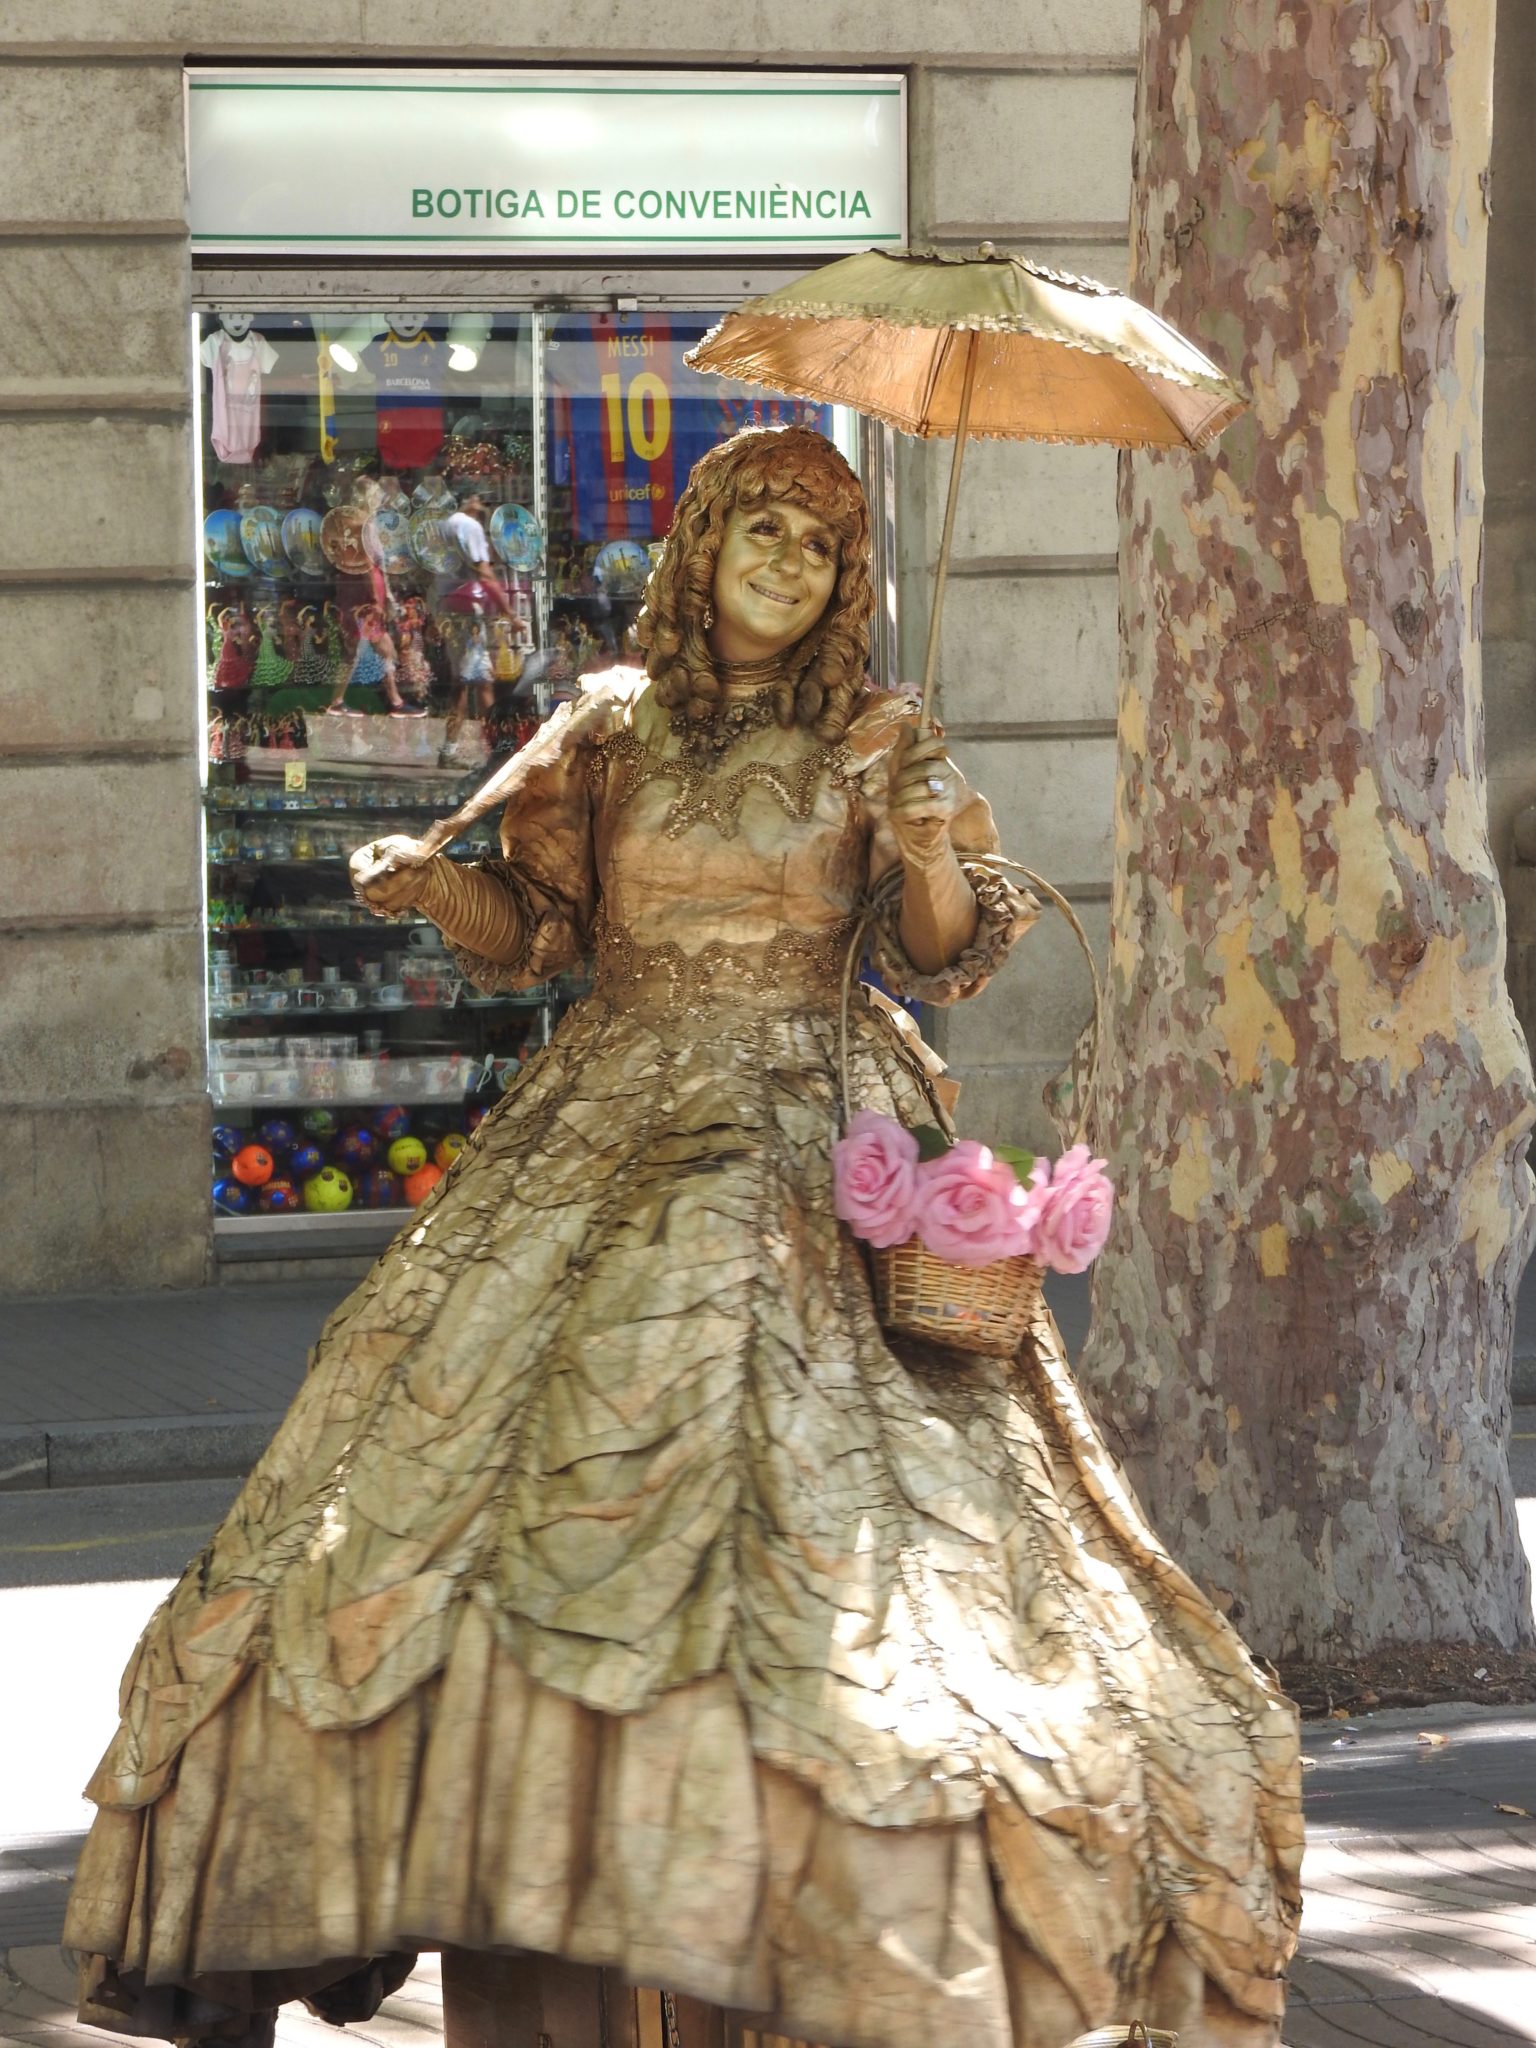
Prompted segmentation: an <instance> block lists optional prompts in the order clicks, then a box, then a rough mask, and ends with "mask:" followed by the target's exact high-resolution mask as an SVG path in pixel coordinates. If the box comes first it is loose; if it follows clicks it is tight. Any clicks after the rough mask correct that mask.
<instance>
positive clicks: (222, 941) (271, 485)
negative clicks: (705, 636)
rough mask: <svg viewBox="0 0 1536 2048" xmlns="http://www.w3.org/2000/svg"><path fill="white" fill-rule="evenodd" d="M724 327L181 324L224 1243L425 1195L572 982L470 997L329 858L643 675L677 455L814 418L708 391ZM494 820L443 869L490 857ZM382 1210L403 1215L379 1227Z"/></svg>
mask: <svg viewBox="0 0 1536 2048" xmlns="http://www.w3.org/2000/svg"><path fill="white" fill-rule="evenodd" d="M718 317H719V315H718V314H716V313H711V312H698V313H687V314H678V313H668V314H665V315H653V314H642V313H638V312H636V313H609V312H602V313H599V312H592V313H560V314H539V313H536V312H517V313H507V312H499V313H494V314H492V313H478V314H465V313H462V312H460V313H456V314H454V315H453V316H451V317H449V316H446V315H438V314H432V313H430V312H426V313H423V312H419V311H414V310H399V311H392V312H367V311H358V312H344V311H337V310H334V309H330V308H327V309H326V310H325V311H324V312H323V313H320V312H317V311H314V310H312V309H310V310H297V309H293V310H288V311H277V312H271V311H263V310H256V311H254V312H253V311H250V310H247V309H238V310H234V311H231V310H229V309H227V308H226V309H224V310H222V311H221V312H218V313H212V312H210V313H208V314H206V315H204V316H203V317H202V319H201V321H200V324H199V333H198V354H199V360H200V365H201V380H202V395H201V419H202V432H201V451H200V455H201V461H200V474H201V493H202V506H201V515H202V531H203V560H204V572H203V573H204V597H205V628H206V664H205V684H206V702H207V759H208V780H207V795H206V808H207V821H206V823H207V877H208V889H207V913H208V929H209V947H208V1011H209V1067H210V1077H211V1081H210V1085H211V1089H212V1094H213V1101H214V1109H215V1117H214V1122H215V1157H214V1161H213V1204H214V1210H215V1215H216V1219H217V1220H216V1229H217V1232H218V1234H219V1236H220V1239H221V1243H223V1244H224V1245H225V1246H226V1247H232V1246H234V1245H237V1244H242V1243H243V1244H245V1245H247V1246H248V1245H250V1244H251V1243H252V1242H256V1243H266V1242H270V1241H272V1240H274V1239H276V1240H281V1238H282V1237H283V1235H284V1234H285V1233H286V1231H287V1229H288V1228H289V1227H290V1223H289V1219H291V1220H292V1226H293V1227H297V1228H306V1229H312V1228H314V1227H315V1226H316V1225H317V1224H318V1223H321V1222H328V1223H331V1224H333V1225H334V1226H335V1227H336V1228H338V1229H340V1230H342V1231H344V1232H349V1233H356V1234H357V1235H358V1236H360V1237H366V1236H367V1234H368V1233H369V1232H370V1230H372V1229H374V1228H375V1227H376V1226H377V1225H378V1224H380V1223H383V1224H387V1223H388V1221H389V1218H388V1215H387V1214H385V1215H382V1216H381V1215H378V1214H376V1213H375V1212H380V1211H383V1212H388V1211H398V1210H400V1209H401V1208H404V1207H406V1206H409V1205H411V1204H413V1203H414V1202H416V1201H419V1200H420V1199H422V1198H423V1197H424V1195H425V1194H426V1193H427V1192H428V1190H429V1189H430V1187H431V1185H432V1183H433V1181H434V1179H435V1177H436V1176H437V1174H438V1173H440V1172H441V1171H442V1170H444V1169H445V1168H446V1166H447V1165H448V1164H449V1163H450V1162H451V1159H452V1157H453V1156H454V1153H455V1151H456V1150H457V1148H458V1147H459V1146H460V1145H461V1144H462V1143H463V1141H464V1138H465V1136H466V1135H467V1133H468V1132H469V1130H470V1129H472V1128H473V1125H474V1123H475V1122H476V1121H478V1119H479V1117H480V1116H482V1115H483V1114H484V1113H485V1110H486V1109H487V1108H488V1107H489V1106H490V1105H491V1103H493V1102H494V1101H495V1099H496V1097H497V1096H498V1094H499V1093H500V1092H501V1090H502V1089H503V1088H504V1087H505V1086H506V1085H507V1083H508V1082H509V1080H510V1079H511V1078H512V1077H513V1076H515V1074H516V1072H517V1070H518V1067H519V1065H520V1063H521V1062H522V1061H524V1060H526V1059H527V1058H528V1057H529V1056H530V1054H531V1053H532V1052H534V1051H535V1050H536V1049H537V1048H538V1047H539V1046H541V1045H542V1044H544V1043H545V1042H546V1041H547V1039H548V1037H549V1034H550V1032H551V1030H552V1028H553V1026H554V1024H555V1023H556V1021H557V1020H558V1017H559V1014H560V1012H561V1010H562V1008H563V1007H564V1006H565V1005H566V1004H568V1003H569V1002H570V1001H571V1000H573V998H574V997H575V996H576V995H577V994H579V993H580V989H581V983H580V980H579V978H568V979H564V980H562V982H561V983H559V984H552V985H550V986H548V987H545V988H541V989H535V990H532V991H529V992H528V993H526V994H523V995H518V996H498V997H485V996H482V995H481V994H479V993H478V992H477V991H476V990H474V989H473V988H472V987H470V986H469V985H468V984H466V983H464V982H463V981H462V980H461V979H460V977H459V976H458V974H457V973H456V971H455V969H454V967H453V964H452V961H451V958H450V956H449V955H448V953H447V952H446V951H445V950H444V948H443V947H442V945H441V943H440V941H439V939H438V935H437V932H436V930H435V928H434V927H433V926H431V925H430V924H428V923H426V921H425V920H418V921H411V922H407V923H404V924H394V923H383V922H380V921H379V920H377V919H374V918H372V917H369V916H368V915H367V914H366V913H365V912H363V911H362V910H360V909H359V907H358V906H357V905H356V904H355V903H354V901H353V899H352V896H351V892H350V888H349V885H348V880H347V869H346V859H347V855H348V854H349V853H350V851H351V850H352V849H353V848H354V847H355V846H357V845H359V844H360V843H361V842H363V841H364V840H366V839H368V838H370V837H377V836H380V835H381V834H385V833H389V832H407V833H409V832H412V831H420V830H421V829H423V828H424V826H425V824H426V822H427V821H428V819H430V818H432V817H435V816H440V815H441V814H442V813H443V812H445V811H447V810H450V809H452V808H453V807H454V806H455V805H456V804H457V803H458V802H459V801H460V800H461V799H462V797H463V796H464V795H466V794H467V793H468V791H469V790H470V789H471V788H473V787H474V786H475V785H476V784H478V783H479V782H480V781H482V780H483V779H484V777H485V775H486V774H487V773H488V772H489V770H490V769H491V768H492V767H493V766H494V765H495V763H496V762H497V761H498V760H500V759H502V758H504V757H505V755H506V753H507V752H508V751H511V750H515V749H516V748H518V747H520V746H522V745H524V744H526V743H527V741H528V740H529V739H530V738H531V737H532V736H533V734H534V733H535V732H536V731H537V730H538V727H539V724H540V723H541V722H542V720H543V719H545V718H547V717H548V716H549V714H550V712H551V710H552V709H553V707H554V705H555V704H556V703H557V702H558V701H559V700H560V699H561V698H563V697H566V696H568V695H570V694H571V693H573V692H574V691H575V690H576V689H577V688H578V687H579V682H580V678H581V676H582V675H584V674H588V673H591V672H592V671H594V670H597V669H601V668H607V667H611V666H612V665H613V664H614V663H616V662H627V661H632V660H634V659H635V658H636V645H635V637H634V627H635V620H636V617H637V616H638V613H639V609H640V602H641V595H642V592H643V589H644V585H645V580H646V577H647V576H648V574H649V572H650V568H651V564H652V562H653V560H654V559H655V556H656V553H657V551H658V549H659V547H660V544H661V542H662V540H663V538H664V537H665V534H666V532H667V529H668V526H669V524H670V522H671V517H672V512H673V508H674V506H675V504H676V501H677V498H678V496H679V495H680V494H681V492H682V489H683V487H684V485H685V484H686V482H687V479H688V472H689V470H690V468H691V466H692V464H693V463H694V462H695V461H696V460H697V459H698V457H699V456H700V455H701V454H703V453H704V452H705V451H706V450H707V449H708V448H710V447H712V446H714V445H715V444H716V443H717V442H718V441H721V440H724V439H726V438H728V437H729V436H730V435H731V434H732V433H734V432H736V431H737V429H738V428H740V427H742V426H746V425H752V424H762V425H778V424H787V423H789V422H792V421H799V422H803V423H805V424H809V425H813V426H816V427H818V428H819V429H821V430H822V431H823V432H828V433H830V434H832V435H833V437H834V438H836V439H838V440H839V441H840V442H842V444H843V445H844V446H845V448H847V447H848V446H849V442H848V436H849V435H850V434H851V432H852V424H851V421H850V420H849V419H848V418H846V417H844V416H841V415H835V414H834V413H833V412H832V410H831V409H830V408H826V407H820V406H812V405H806V404H803V403H801V402H800V401H797V400H794V399H790V398H775V397H773V396H771V395H765V394H763V393H762V392H760V391H756V390H749V389H748V388H747V387H745V386H728V385H725V384H723V383H722V382H721V381H720V380H719V379H716V378H708V377H699V376H696V375H695V374H694V373H693V372H692V371H690V370H689V369H688V368H687V366H686V365H685V364H684V362H683V360H682V358H683V355H684V352H685V351H686V350H687V349H688V348H690V347H691V346H692V345H693V343H694V342H695V341H697V340H698V339H699V338H700V337H701V336H702V335H703V334H704V333H705V332H706V331H707V330H708V328H709V327H710V326H711V325H713V323H714V321H715V320H716V319H717V318H718ZM492 822H493V821H490V820H487V821H486V823H485V825H484V826H483V827H482V828H477V830H476V833H475V835H474V837H473V839H472V841H470V842H468V843H463V844H460V845H458V846H455V847H454V848H452V849H451V851H452V852H453V853H454V854H455V855H456V856H457V857H461V858H468V859H474V858H477V857H480V856H482V855H483V854H485V853H486V852H488V851H492V850H494V848H493V841H492V829H491V828H492ZM396 1220H398V1218H397V1219H396Z"/></svg>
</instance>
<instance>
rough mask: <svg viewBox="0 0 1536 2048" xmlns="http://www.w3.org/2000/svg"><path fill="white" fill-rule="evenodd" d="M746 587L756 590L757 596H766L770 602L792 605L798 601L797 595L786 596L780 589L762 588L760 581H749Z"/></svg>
mask: <svg viewBox="0 0 1536 2048" xmlns="http://www.w3.org/2000/svg"><path fill="white" fill-rule="evenodd" d="M747 588H748V590H753V591H756V593H757V595H758V596H759V597H766V598H767V599H768V602H769V603H770V604H784V605H790V606H791V607H793V606H794V605H797V604H798V603H799V602H800V600H799V598H798V597H786V596H785V594H784V592H783V591H782V590H764V588H763V586H762V584H761V583H752V582H750V581H749V582H748V584H747Z"/></svg>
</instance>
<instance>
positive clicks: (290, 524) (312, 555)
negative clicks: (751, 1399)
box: [282, 505, 325, 582]
mask: <svg viewBox="0 0 1536 2048" xmlns="http://www.w3.org/2000/svg"><path fill="white" fill-rule="evenodd" d="M282 538H283V553H284V554H285V555H286V556H287V557H288V560H289V562H290V563H291V564H292V567H293V573H294V575H295V576H302V577H304V578H305V579H306V580H307V581H310V582H316V581H318V580H319V579H321V578H322V577H323V576H324V575H325V550H324V549H323V548H322V547H321V545H320V514H319V513H318V512H311V511H310V510H309V508H308V506H306V505H300V506H299V507H298V508H297V509H296V510H294V511H292V512H290V513H289V514H288V516H287V518H286V519H284V521H283V535H282Z"/></svg>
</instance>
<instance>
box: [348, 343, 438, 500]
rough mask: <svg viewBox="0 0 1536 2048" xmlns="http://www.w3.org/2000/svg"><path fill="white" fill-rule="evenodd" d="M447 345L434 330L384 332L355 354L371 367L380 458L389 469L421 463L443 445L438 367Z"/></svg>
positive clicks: (424, 463)
mask: <svg viewBox="0 0 1536 2048" xmlns="http://www.w3.org/2000/svg"><path fill="white" fill-rule="evenodd" d="M447 358H448V351H447V349H446V348H445V347H444V345H443V344H442V342H440V341H439V340H438V339H437V337H436V336H435V335H432V334H425V333H423V334H418V335H416V336H415V337H414V338H413V339H412V340H410V341H402V340H401V339H400V337H399V335H397V334H386V335H384V336H383V338H382V339H381V340H379V341H371V342H369V344H368V346H367V348H365V349H364V350H363V352H362V356H361V358H360V360H361V361H362V362H363V363H364V364H365V365H366V366H367V368H368V369H369V370H370V371H371V372H372V373H373V382H374V400H373V402H374V412H375V419H376V424H377V428H378V446H379V459H380V461H382V462H383V463H384V464H385V466H386V467H387V468H389V469H425V468H426V467H427V465H428V464H429V463H430V462H432V461H433V460H434V459H435V458H436V456H437V454H438V452H439V451H440V449H441V448H442V445H443V432H444V428H443V372H444V370H445V368H446V367H447Z"/></svg>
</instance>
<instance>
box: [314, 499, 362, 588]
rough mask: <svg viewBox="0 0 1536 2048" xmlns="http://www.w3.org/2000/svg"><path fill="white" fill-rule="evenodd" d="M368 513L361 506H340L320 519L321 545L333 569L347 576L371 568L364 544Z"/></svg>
mask: <svg viewBox="0 0 1536 2048" xmlns="http://www.w3.org/2000/svg"><path fill="white" fill-rule="evenodd" d="M367 518H368V515H367V513H366V512H365V511H364V510H363V509H362V507H361V506H360V505H338V506H337V507H336V509H335V511H334V512H327V513H326V515H325V517H324V518H323V519H322V520H321V522H320V545H321V547H322V548H324V550H325V558H326V560H327V561H328V562H329V563H330V564H331V566H332V568H335V569H340V570H342V571H343V572H344V573H345V574H346V575H348V576H361V575H362V573H363V571H364V570H365V569H366V568H367V567H368V554H367V550H366V549H365V548H364V546H363V527H364V525H365V523H366V521H367Z"/></svg>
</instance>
